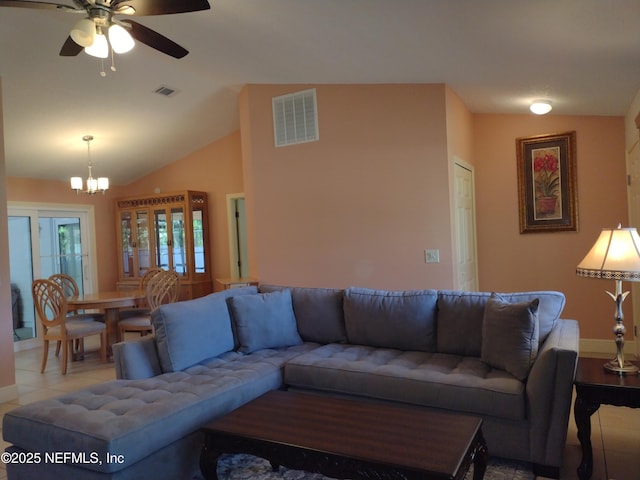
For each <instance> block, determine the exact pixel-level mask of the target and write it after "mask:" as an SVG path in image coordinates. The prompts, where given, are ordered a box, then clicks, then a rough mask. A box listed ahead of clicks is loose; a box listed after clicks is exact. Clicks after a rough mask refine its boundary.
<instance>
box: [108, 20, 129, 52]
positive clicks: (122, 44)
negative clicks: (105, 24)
mask: <svg viewBox="0 0 640 480" xmlns="http://www.w3.org/2000/svg"><path fill="white" fill-rule="evenodd" d="M109 43H110V44H111V48H113V51H114V52H115V53H127V52H128V51H130V50H131V49H132V48H133V47H134V45H135V42H134V41H133V38H131V35H130V34H129V32H127V30H126V29H125V28H124V27H121V26H120V25H117V24H115V23H114V24H112V25H111V26H110V27H109Z"/></svg>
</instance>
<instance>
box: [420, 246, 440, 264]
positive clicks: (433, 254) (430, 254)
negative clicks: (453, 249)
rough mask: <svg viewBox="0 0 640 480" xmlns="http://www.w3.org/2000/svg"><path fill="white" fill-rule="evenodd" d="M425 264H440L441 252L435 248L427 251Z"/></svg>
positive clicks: (425, 252)
mask: <svg viewBox="0 0 640 480" xmlns="http://www.w3.org/2000/svg"><path fill="white" fill-rule="evenodd" d="M424 263H440V250H438V249H435V248H428V249H427V250H425V251H424Z"/></svg>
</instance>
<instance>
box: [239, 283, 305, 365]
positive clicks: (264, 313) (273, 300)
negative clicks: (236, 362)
mask: <svg viewBox="0 0 640 480" xmlns="http://www.w3.org/2000/svg"><path fill="white" fill-rule="evenodd" d="M229 310H230V311H231V317H232V319H233V322H234V324H235V327H236V334H237V336H238V342H239V344H240V346H239V348H238V350H239V351H240V352H242V353H251V352H255V351H256V350H262V349H264V348H278V347H290V346H294V345H300V344H301V343H302V338H300V335H299V334H298V327H297V325H296V317H295V315H294V313H293V305H292V302H291V292H290V291H289V290H281V291H279V292H270V293H259V294H257V295H239V296H234V297H232V298H229Z"/></svg>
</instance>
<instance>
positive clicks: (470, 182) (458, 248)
mask: <svg viewBox="0 0 640 480" xmlns="http://www.w3.org/2000/svg"><path fill="white" fill-rule="evenodd" d="M453 179H454V180H453V185H454V206H453V214H454V229H455V231H454V238H455V259H454V262H455V263H454V269H455V272H454V275H455V277H454V278H455V283H456V284H455V288H456V289H458V290H467V291H477V290H478V266H477V261H478V260H477V256H476V212H475V190H474V178H473V167H471V166H470V165H467V164H465V163H464V162H462V161H460V160H456V161H455V162H454V164H453Z"/></svg>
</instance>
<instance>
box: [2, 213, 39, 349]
mask: <svg viewBox="0 0 640 480" xmlns="http://www.w3.org/2000/svg"><path fill="white" fill-rule="evenodd" d="M8 231H9V252H10V254H9V269H10V271H11V313H12V316H13V339H14V341H16V342H18V341H21V340H28V339H30V338H34V337H35V336H36V328H37V326H36V321H35V311H34V307H33V298H32V297H31V283H32V282H33V256H32V251H31V218H30V217H29V216H25V217H22V216H16V217H13V216H10V217H9V230H8Z"/></svg>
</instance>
